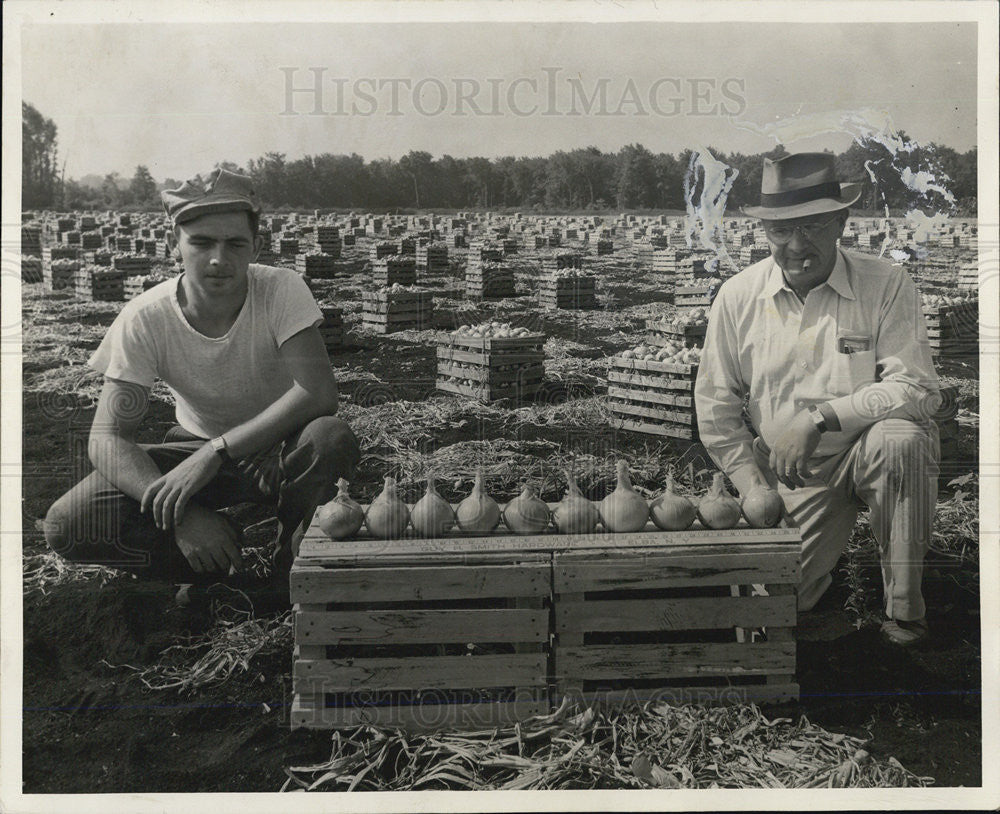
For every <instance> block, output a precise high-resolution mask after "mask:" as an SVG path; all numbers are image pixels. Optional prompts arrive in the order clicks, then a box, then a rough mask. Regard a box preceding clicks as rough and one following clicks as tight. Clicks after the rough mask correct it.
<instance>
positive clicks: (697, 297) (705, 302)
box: [674, 280, 722, 316]
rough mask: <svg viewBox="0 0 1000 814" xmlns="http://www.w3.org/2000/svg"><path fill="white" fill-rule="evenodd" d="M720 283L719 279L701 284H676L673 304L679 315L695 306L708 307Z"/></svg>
mask: <svg viewBox="0 0 1000 814" xmlns="http://www.w3.org/2000/svg"><path fill="white" fill-rule="evenodd" d="M721 284H722V282H721V281H720V280H716V281H715V282H711V283H705V284H701V285H684V286H678V288H677V289H676V290H675V291H674V305H675V306H676V307H677V311H678V313H679V314H680V315H681V316H684V314H685V313H686V312H687V311H690V310H693V309H695V308H710V307H711V305H712V301H713V300H714V299H715V295H716V293H717V292H718V290H719V286H720V285H721Z"/></svg>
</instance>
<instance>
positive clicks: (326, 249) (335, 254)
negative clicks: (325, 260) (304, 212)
mask: <svg viewBox="0 0 1000 814" xmlns="http://www.w3.org/2000/svg"><path fill="white" fill-rule="evenodd" d="M316 245H317V246H318V247H319V250H320V251H321V252H323V254H325V255H329V256H330V257H332V258H333V259H334V260H337V259H339V257H340V253H341V247H342V245H343V243H342V241H341V239H340V229H339V228H337V227H336V226H317V227H316Z"/></svg>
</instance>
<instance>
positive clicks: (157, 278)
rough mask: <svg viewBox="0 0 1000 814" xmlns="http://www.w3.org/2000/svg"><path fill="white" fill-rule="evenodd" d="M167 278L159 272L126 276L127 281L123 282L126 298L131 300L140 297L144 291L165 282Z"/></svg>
mask: <svg viewBox="0 0 1000 814" xmlns="http://www.w3.org/2000/svg"><path fill="white" fill-rule="evenodd" d="M166 279H167V278H166V277H163V276H161V275H159V274H149V275H145V276H143V275H137V276H135V277H126V278H125V282H124V283H123V284H122V288H123V291H124V294H125V299H127V300H131V299H133V298H135V297H138V296H139V295H140V294H141V293H142V292H143V291H148V290H149V289H150V288H153V287H154V286H158V285H159V284H160V283H162V282H164V281H165V280H166Z"/></svg>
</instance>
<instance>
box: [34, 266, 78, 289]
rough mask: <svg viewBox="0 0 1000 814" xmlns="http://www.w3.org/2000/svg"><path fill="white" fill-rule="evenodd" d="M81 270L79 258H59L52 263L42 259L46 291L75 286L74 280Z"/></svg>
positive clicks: (43, 280)
mask: <svg viewBox="0 0 1000 814" xmlns="http://www.w3.org/2000/svg"><path fill="white" fill-rule="evenodd" d="M79 270H80V261H79V260H68V259H62V258H60V259H58V260H53V261H51V262H50V263H45V262H44V260H43V261H42V283H43V284H44V286H45V290H46V291H49V292H51V291H60V290H62V289H65V288H73V280H74V277H75V275H76V273H77V272H78V271H79Z"/></svg>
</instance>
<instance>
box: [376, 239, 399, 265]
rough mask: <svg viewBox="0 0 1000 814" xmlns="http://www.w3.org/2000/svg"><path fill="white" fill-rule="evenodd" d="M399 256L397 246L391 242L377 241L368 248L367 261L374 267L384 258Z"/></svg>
mask: <svg viewBox="0 0 1000 814" xmlns="http://www.w3.org/2000/svg"><path fill="white" fill-rule="evenodd" d="M396 254H399V246H398V245H396V244H395V243H393V242H392V241H391V240H377V241H375V242H374V243H372V245H371V246H369V247H368V259H369V260H370V261H371V263H372V265H373V266H374V265H375V263H377V262H378V261H379V260H381V259H382V258H384V257H390V256H392V255H396Z"/></svg>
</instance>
